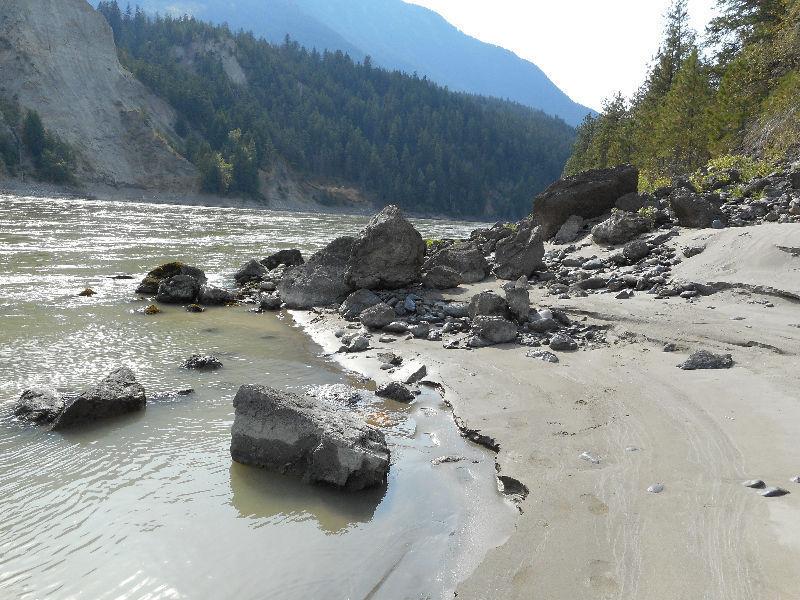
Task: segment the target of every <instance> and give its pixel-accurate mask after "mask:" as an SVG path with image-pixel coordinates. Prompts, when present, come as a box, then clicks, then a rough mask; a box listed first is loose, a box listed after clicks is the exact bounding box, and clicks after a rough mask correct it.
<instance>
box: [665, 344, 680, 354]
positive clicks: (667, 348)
mask: <svg viewBox="0 0 800 600" xmlns="http://www.w3.org/2000/svg"><path fill="white" fill-rule="evenodd" d="M677 349H678V346H677V345H676V344H673V343H672V342H667V343H666V344H664V347H663V348H662V350H663V351H664V352H675V351H676V350H677Z"/></svg>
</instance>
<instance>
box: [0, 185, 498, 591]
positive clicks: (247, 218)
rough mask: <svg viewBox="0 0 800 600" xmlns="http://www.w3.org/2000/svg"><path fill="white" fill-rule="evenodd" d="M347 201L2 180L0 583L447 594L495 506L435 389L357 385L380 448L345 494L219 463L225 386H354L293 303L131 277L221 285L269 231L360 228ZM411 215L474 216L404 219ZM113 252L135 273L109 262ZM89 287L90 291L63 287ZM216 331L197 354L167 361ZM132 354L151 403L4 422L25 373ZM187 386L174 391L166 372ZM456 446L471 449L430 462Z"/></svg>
mask: <svg viewBox="0 0 800 600" xmlns="http://www.w3.org/2000/svg"><path fill="white" fill-rule="evenodd" d="M365 223H366V219H365V218H363V217H357V216H341V215H319V214H292V213H277V212H269V211H258V210H247V209H234V208H208V207H185V206H181V207H178V206H169V205H154V204H135V203H120V202H103V201H89V200H75V199H41V198H19V197H8V196H0V517H1V518H0V598H3V599H12V598H19V599H23V598H24V599H36V600H38V599H41V598H54V599H89V600H100V599H106V598H108V599H112V598H113V599H161V598H165V599H183V598H186V599H214V600H224V599H228V598H231V599H233V598H235V599H237V600H247V599H254V600H255V599H268V598H280V599H283V598H287V599H295V598H296V599H301V598H302V599H304V600H308V599H316V598H325V599H338V598H343V599H344V598H352V599H362V598H364V599H366V598H389V599H398V598H413V599H418V598H440V597H447V596H452V590H453V589H454V587H455V585H456V583H457V582H458V580H459V579H460V578H463V577H464V576H465V575H466V574H468V572H469V571H470V570H471V569H472V568H474V567H475V566H476V564H477V563H478V562H479V561H480V560H481V557H482V556H483V554H484V552H485V551H486V550H487V549H488V548H489V547H490V546H491V545H494V544H497V543H500V542H502V535H503V533H502V532H503V531H504V527H501V526H500V525H499V523H505V525H507V524H508V523H509V522H510V519H511V516H510V515H511V512H512V509H510V508H509V506H508V505H507V503H506V502H505V501H504V500H503V499H502V498H501V497H500V495H499V494H498V492H497V489H496V484H495V478H494V463H493V457H492V456H491V455H490V454H489V453H488V452H486V451H484V450H483V449H481V448H478V447H475V446H474V445H471V444H469V443H467V442H465V441H464V440H463V439H462V438H461V437H460V436H459V435H458V433H457V431H456V430H455V427H454V425H453V423H452V419H451V416H450V414H449V412H448V410H447V408H446V407H444V406H443V405H442V403H441V400H440V399H439V398H438V396H437V395H436V394H434V393H430V392H426V393H423V395H422V396H421V397H420V399H419V400H418V401H417V402H415V403H414V404H412V405H411V406H405V405H400V404H396V403H392V402H391V401H386V402H383V401H381V402H378V401H374V402H371V403H368V404H367V405H365V406H362V407H361V408H360V409H359V410H360V411H362V412H363V414H364V416H365V418H367V419H373V420H375V421H376V422H380V423H381V424H382V425H383V426H384V428H385V430H386V433H387V437H388V439H389V441H390V444H391V450H392V461H393V464H392V467H391V471H390V479H389V485H388V487H387V489H386V490H380V491H373V492H367V493H361V494H349V495H348V494H343V493H340V492H336V491H334V490H331V489H327V488H321V487H311V486H306V485H303V484H302V483H300V482H297V481H295V480H292V479H289V478H285V477H281V476H278V475H273V474H270V473H267V472H264V471H262V470H259V469H254V468H251V467H245V466H242V465H239V464H234V463H232V461H231V459H230V454H229V445H230V427H231V424H232V421H233V408H232V399H233V396H234V394H235V393H236V390H237V389H238V387H239V385H241V384H243V383H262V384H266V385H271V386H273V387H276V388H284V389H291V390H293V391H297V392H299V393H303V391H304V390H306V389H308V386H315V385H327V384H334V383H348V384H351V385H355V386H357V387H359V386H360V387H368V383H367V382H363V381H361V380H360V379H359V378H357V377H355V376H354V375H353V374H348V373H345V372H343V371H342V370H341V368H339V367H338V366H337V365H336V364H335V363H334V362H333V361H331V360H330V359H329V358H327V357H325V356H323V355H322V351H321V348H319V347H318V346H317V345H316V344H315V343H314V342H312V341H311V340H310V339H309V338H308V337H307V336H306V335H305V334H304V333H303V331H302V330H300V329H299V328H298V327H297V326H295V325H294V323H293V320H292V318H291V316H290V315H288V314H285V313H277V314H256V313H253V312H251V311H250V310H249V309H248V307H246V306H241V307H232V308H218V309H209V310H207V311H206V312H205V313H202V314H190V313H187V312H185V311H184V310H183V309H182V308H181V307H165V309H164V312H163V313H162V314H159V315H154V316H144V315H143V314H141V313H140V312H139V309H141V308H142V307H143V306H144V305H145V300H144V299H141V298H139V297H138V296H137V295H136V294H135V293H134V289H135V286H136V283H137V281H136V280H138V279H139V278H141V277H142V276H143V274H144V273H145V272H146V271H148V270H150V269H151V268H152V267H154V266H156V265H158V264H161V263H163V262H167V261H171V260H182V261H185V262H187V263H190V264H194V265H197V266H200V267H201V268H203V269H205V271H206V274H207V275H208V277H209V280H210V282H211V283H212V284H216V285H223V286H230V285H231V284H232V280H231V275H232V273H233V272H234V270H235V269H236V268H237V267H238V266H239V265H241V264H242V263H243V262H245V261H246V260H247V259H249V258H252V257H264V256H266V255H268V254H270V253H272V252H274V251H276V250H279V249H281V248H295V247H296V248H300V249H301V250H302V251H303V253H304V255H308V254H310V253H311V252H313V251H315V250H317V249H319V248H320V247H322V246H323V245H324V244H325V243H327V242H328V241H329V240H330V239H332V238H334V237H336V236H339V235H344V234H355V233H356V232H357V231H358V230H359V229H361V228H362V227H363V226H364V225H365ZM415 224H416V225H417V227H418V228H419V229H420V231H421V232H422V234H423V236H424V237H435V238H443V237H462V236H465V235H467V234H468V232H469V231H471V229H472V228H474V224H469V223H455V222H444V221H424V220H423V221H416V223H415ZM117 274H129V275H133V276H135V277H136V280H134V281H131V280H119V279H111V277H112V276H114V275H117ZM86 287H91V288H92V289H94V290H95V291H96V292H97V295H96V296H94V297H92V298H83V297H79V296H77V293H78V292H79V291H80V290H82V289H84V288H86ZM196 352H200V353H214V354H216V355H217V356H218V357H220V358H221V360H222V361H223V362H224V364H225V367H224V368H223V369H221V370H220V371H216V372H213V373H196V372H189V371H186V370H184V369H181V368H180V364H181V362H182V361H183V360H184V359H185V358H186V357H187V356H189V355H190V354H192V353H196ZM121 364H124V365H128V366H130V367H131V368H133V370H134V371H135V373H136V375H137V378H138V379H139V380H140V381H141V382H142V383H143V384H144V385H145V388H146V389H147V392H148V400H149V401H148V407H147V410H146V411H144V412H142V413H139V414H136V415H132V416H128V417H123V418H121V419H116V420H113V421H111V422H104V423H100V424H96V425H93V426H89V427H85V428H82V429H80V430H77V431H72V432H68V433H66V432H65V433H53V432H48V431H46V430H44V429H41V428H37V427H35V426H31V425H29V424H26V423H22V422H19V421H18V420H16V419H15V418H14V417H13V413H12V407H13V403H14V401H15V400H16V399H17V398H18V396H19V394H20V393H21V391H22V390H23V389H25V388H26V387H29V386H31V385H34V384H48V385H52V386H54V387H57V388H58V389H60V390H63V391H71V390H83V389H86V388H87V387H88V386H90V385H91V384H92V383H94V382H96V381H97V380H98V379H100V378H101V377H102V376H104V375H105V374H107V373H108V372H109V371H111V370H112V369H113V368H115V367H116V366H118V365H121ZM184 388H192V389H193V390H194V393H193V394H191V395H188V396H177V397H176V396H174V395H171V394H170V393H169V392H171V391H174V390H178V389H184ZM449 454H459V455H463V456H465V457H466V458H467V460H464V461H461V462H459V463H453V464H442V465H439V466H433V465H432V464H431V462H430V461H431V459H432V458H435V457H437V456H441V455H449Z"/></svg>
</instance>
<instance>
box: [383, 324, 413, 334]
mask: <svg viewBox="0 0 800 600" xmlns="http://www.w3.org/2000/svg"><path fill="white" fill-rule="evenodd" d="M383 330H384V331H387V332H389V333H406V332H407V331H408V323H406V322H405V321H392V322H391V323H389V324H388V325H386V326H385V327H384V328H383Z"/></svg>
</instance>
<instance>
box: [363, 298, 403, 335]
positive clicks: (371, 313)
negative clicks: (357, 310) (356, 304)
mask: <svg viewBox="0 0 800 600" xmlns="http://www.w3.org/2000/svg"><path fill="white" fill-rule="evenodd" d="M394 318H395V314H394V309H393V308H392V307H391V306H389V305H388V304H385V303H383V302H381V303H380V304H376V305H374V306H370V307H369V308H365V309H364V310H363V311H361V314H360V315H358V320H359V321H361V324H362V325H363V326H364V327H367V328H368V329H381V328H383V327H386V326H387V325H389V324H390V323H392V322H393V321H394Z"/></svg>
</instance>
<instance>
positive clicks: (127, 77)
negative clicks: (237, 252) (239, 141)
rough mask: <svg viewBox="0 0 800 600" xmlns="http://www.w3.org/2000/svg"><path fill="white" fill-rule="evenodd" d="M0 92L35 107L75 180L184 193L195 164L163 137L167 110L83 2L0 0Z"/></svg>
mask: <svg viewBox="0 0 800 600" xmlns="http://www.w3.org/2000/svg"><path fill="white" fill-rule="evenodd" d="M0 96H2V97H5V98H15V97H16V98H17V100H18V101H19V103H20V105H21V106H22V107H23V108H25V109H34V110H36V111H38V112H39V114H40V115H41V116H42V120H43V121H44V124H45V127H47V128H48V129H49V130H51V131H54V132H55V133H57V134H58V135H59V136H60V137H61V138H62V139H64V140H65V141H67V142H69V143H70V144H71V145H72V146H73V147H74V148H75V149H76V150H77V152H78V154H79V162H80V173H79V178H80V179H81V180H83V181H88V182H97V183H105V184H110V185H115V186H130V187H140V188H145V189H165V190H180V191H192V190H194V188H195V187H196V186H197V173H196V170H195V168H194V167H193V166H192V165H191V164H190V163H189V162H188V161H186V160H185V159H184V158H182V157H180V156H179V155H177V154H176V153H175V152H174V151H173V150H172V149H171V148H170V147H169V145H168V144H167V143H166V141H165V139H167V138H170V137H174V136H175V134H174V132H173V130H172V125H173V124H174V122H175V115H174V113H173V111H172V110H171V109H170V107H169V106H168V105H167V104H166V103H165V102H163V101H162V100H160V99H159V98H157V97H156V96H154V95H153V94H151V93H150V92H149V91H148V90H147V89H146V88H145V87H144V85H142V84H141V83H140V82H139V81H138V80H136V78H135V77H133V75H131V74H130V73H129V72H128V71H126V70H125V69H123V68H122V66H121V65H120V63H119V61H118V60H117V53H116V48H115V45H114V40H113V35H112V32H111V28H110V27H109V26H108V24H107V23H106V21H105V19H104V18H103V17H102V15H100V14H99V13H97V12H96V11H95V10H94V9H92V7H91V6H90V5H89V4H88V3H87V2H86V1H85V0H3V1H2V2H0Z"/></svg>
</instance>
